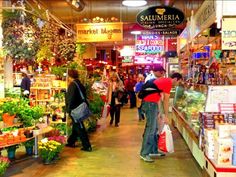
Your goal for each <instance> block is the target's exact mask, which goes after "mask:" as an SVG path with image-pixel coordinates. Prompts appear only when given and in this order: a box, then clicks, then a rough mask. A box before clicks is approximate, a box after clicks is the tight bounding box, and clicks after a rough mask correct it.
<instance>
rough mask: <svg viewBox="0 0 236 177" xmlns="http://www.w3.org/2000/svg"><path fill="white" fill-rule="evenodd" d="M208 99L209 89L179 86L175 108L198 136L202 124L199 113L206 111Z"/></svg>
mask: <svg viewBox="0 0 236 177" xmlns="http://www.w3.org/2000/svg"><path fill="white" fill-rule="evenodd" d="M206 98H207V88H205V89H199V88H198V89H197V88H196V87H195V88H194V87H193V86H192V87H191V88H190V87H189V86H187V85H183V86H178V87H177V88H176V94H175V99H174V108H175V111H177V112H178V113H179V114H180V115H181V117H182V118H183V119H184V121H185V122H186V123H187V124H188V125H189V126H190V127H191V128H192V129H193V131H194V132H195V133H196V135H198V133H199V128H200V123H199V119H198V117H199V112H203V111H204V110H205V102H206Z"/></svg>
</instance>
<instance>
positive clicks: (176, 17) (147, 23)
mask: <svg viewBox="0 0 236 177" xmlns="http://www.w3.org/2000/svg"><path fill="white" fill-rule="evenodd" d="M184 18H185V17H184V13H183V12H182V11H180V10H179V9H176V8H173V7H168V6H154V7H149V8H148V9H145V10H143V11H141V12H140V13H139V14H138V15H137V22H138V23H139V25H141V26H143V27H144V28H147V29H163V28H174V27H175V26H176V25H179V24H181V23H182V22H183V21H184Z"/></svg>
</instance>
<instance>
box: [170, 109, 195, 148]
mask: <svg viewBox="0 0 236 177" xmlns="http://www.w3.org/2000/svg"><path fill="white" fill-rule="evenodd" d="M172 110H173V112H174V114H175V115H176V117H177V118H179V120H180V121H181V124H182V125H183V126H184V127H185V129H186V130H187V131H188V132H189V135H190V137H191V138H192V139H193V141H194V142H195V143H196V144H198V143H199V139H198V138H199V135H198V134H199V132H196V131H195V130H193V128H192V127H191V125H190V123H189V122H187V121H186V120H185V118H184V116H183V115H182V114H181V113H180V112H179V111H178V110H177V108H175V107H172Z"/></svg>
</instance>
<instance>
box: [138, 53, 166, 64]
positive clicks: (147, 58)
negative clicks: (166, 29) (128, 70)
mask: <svg viewBox="0 0 236 177" xmlns="http://www.w3.org/2000/svg"><path fill="white" fill-rule="evenodd" d="M158 63H163V58H160V57H158V56H155V55H140V56H135V58H134V64H139V65H140V64H158Z"/></svg>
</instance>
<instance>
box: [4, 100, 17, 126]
mask: <svg viewBox="0 0 236 177" xmlns="http://www.w3.org/2000/svg"><path fill="white" fill-rule="evenodd" d="M0 110H1V111H2V119H3V122H4V123H5V124H6V125H13V121H14V118H15V116H16V114H17V113H18V102H17V101H16V100H8V101H5V102H3V104H1V105H0Z"/></svg>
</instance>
